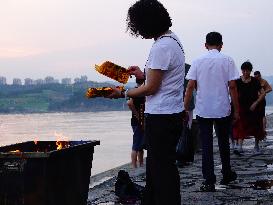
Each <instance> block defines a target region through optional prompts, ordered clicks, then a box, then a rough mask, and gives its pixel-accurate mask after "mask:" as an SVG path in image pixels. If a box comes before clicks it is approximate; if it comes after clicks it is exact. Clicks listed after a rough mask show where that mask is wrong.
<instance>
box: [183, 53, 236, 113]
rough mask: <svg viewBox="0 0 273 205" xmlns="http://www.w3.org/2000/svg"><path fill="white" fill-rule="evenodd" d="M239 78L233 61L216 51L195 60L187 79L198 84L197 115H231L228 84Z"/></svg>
mask: <svg viewBox="0 0 273 205" xmlns="http://www.w3.org/2000/svg"><path fill="white" fill-rule="evenodd" d="M239 77H240V75H239V72H238V70H237V68H236V66H235V63H234V61H233V59H232V58H231V57H229V56H226V55H224V54H222V53H220V52H219V51H218V50H216V49H212V50H209V52H208V53H206V54H205V55H203V56H201V57H199V58H197V59H196V60H194V61H193V63H192V65H191V68H190V70H189V72H188V74H187V76H186V78H187V79H188V80H196V82H197V94H196V105H195V112H196V115H198V116H200V117H203V118H222V117H226V116H228V115H230V111H231V107H230V98H229V88H228V82H229V81H231V80H236V79H238V78H239Z"/></svg>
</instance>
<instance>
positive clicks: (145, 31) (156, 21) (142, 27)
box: [126, 0, 172, 38]
mask: <svg viewBox="0 0 273 205" xmlns="http://www.w3.org/2000/svg"><path fill="white" fill-rule="evenodd" d="M126 22H127V31H129V32H130V34H131V35H133V36H135V37H138V36H139V35H140V36H142V37H143V38H155V37H158V36H159V35H160V34H162V33H164V32H165V31H167V30H168V29H169V28H170V27H171V26H172V19H171V18H170V16H169V13H168V11H167V9H166V8H165V7H164V6H163V5H162V4H161V3H160V2H159V1H157V0H138V1H137V2H136V3H135V4H133V5H132V6H131V7H130V8H129V10H128V14H127V19H126Z"/></svg>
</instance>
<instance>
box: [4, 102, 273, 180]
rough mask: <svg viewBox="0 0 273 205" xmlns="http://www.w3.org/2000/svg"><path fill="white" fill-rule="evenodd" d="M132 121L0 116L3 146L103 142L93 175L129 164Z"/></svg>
mask: <svg viewBox="0 0 273 205" xmlns="http://www.w3.org/2000/svg"><path fill="white" fill-rule="evenodd" d="M266 113H267V114H270V113H273V107H272V106H269V107H267V108H266ZM130 118H131V113H130V112H129V111H113V112H83V113H46V114H12V115H0V145H1V146H3V145H8V144H14V143H19V142H25V141H33V140H53V141H55V140H57V139H59V138H61V139H65V140H100V143H101V144H100V145H99V146H96V147H95V152H94V160H93V167H92V175H94V174H97V173H100V172H103V171H106V170H109V169H112V168H114V167H117V166H120V165H122V164H125V163H128V162H129V161H130V152H131V144H132V130H131V126H130ZM79 160H80V159H79Z"/></svg>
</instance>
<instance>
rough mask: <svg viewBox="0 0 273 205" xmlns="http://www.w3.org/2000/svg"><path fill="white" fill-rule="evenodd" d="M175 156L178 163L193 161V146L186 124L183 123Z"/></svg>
mask: <svg viewBox="0 0 273 205" xmlns="http://www.w3.org/2000/svg"><path fill="white" fill-rule="evenodd" d="M176 156H177V161H178V162H182V163H185V162H193V161H194V144H193V138H192V136H191V130H190V128H189V126H188V122H183V129H182V132H181V135H180V138H179V140H178V143H177V145H176Z"/></svg>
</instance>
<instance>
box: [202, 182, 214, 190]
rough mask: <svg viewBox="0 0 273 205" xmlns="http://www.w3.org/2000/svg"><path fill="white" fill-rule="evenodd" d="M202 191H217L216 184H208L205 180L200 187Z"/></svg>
mask: <svg viewBox="0 0 273 205" xmlns="http://www.w3.org/2000/svg"><path fill="white" fill-rule="evenodd" d="M200 191H203V192H215V185H214V184H207V183H206V182H203V184H202V185H201V187H200Z"/></svg>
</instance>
